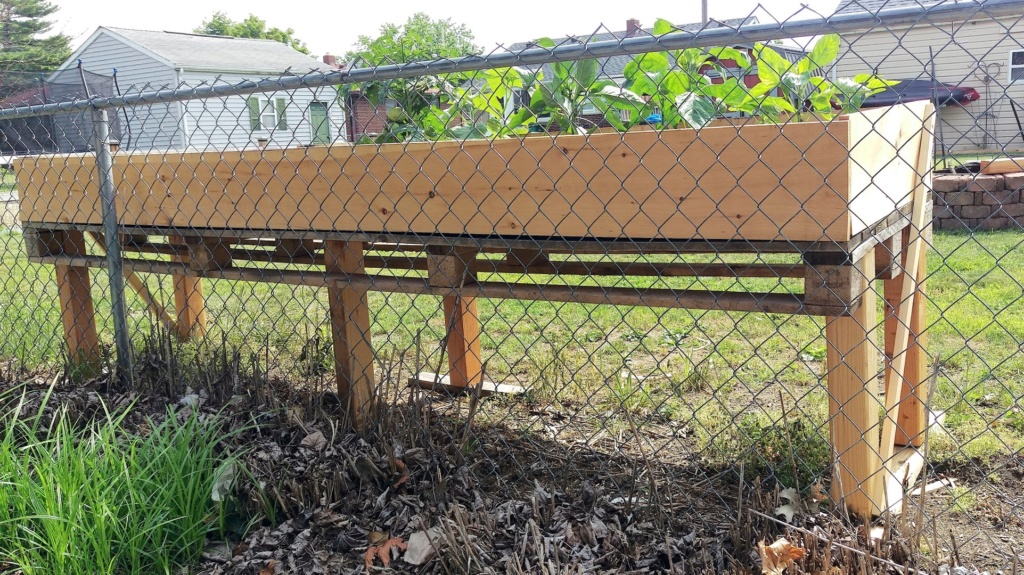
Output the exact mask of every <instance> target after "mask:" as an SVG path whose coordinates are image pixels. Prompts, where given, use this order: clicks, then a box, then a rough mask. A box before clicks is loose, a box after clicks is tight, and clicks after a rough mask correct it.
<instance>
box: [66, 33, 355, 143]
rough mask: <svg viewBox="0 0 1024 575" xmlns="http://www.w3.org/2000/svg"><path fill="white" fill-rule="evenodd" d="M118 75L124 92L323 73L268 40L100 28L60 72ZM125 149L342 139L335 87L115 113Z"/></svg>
mask: <svg viewBox="0 0 1024 575" xmlns="http://www.w3.org/2000/svg"><path fill="white" fill-rule="evenodd" d="M79 62H81V65H82V68H83V69H85V70H87V71H90V72H95V73H98V74H106V75H110V74H112V73H114V71H115V70H116V78H117V82H118V85H119V86H120V90H121V93H122V94H131V93H138V92H148V91H154V90H163V89H168V88H170V89H173V88H196V87H200V86H208V85H225V84H228V85H229V84H237V83H240V82H243V81H246V80H253V81H257V80H262V79H266V78H270V79H275V78H280V77H281V76H283V75H303V74H307V73H309V72H310V71H313V70H326V67H325V65H324V64H321V63H320V62H318V61H317V60H316V59H315V58H312V57H310V56H307V55H305V54H302V53H300V52H297V51H295V50H293V49H292V48H291V47H289V46H287V45H285V44H282V43H280V42H275V41H272V40H253V39H248V38H230V37H224V36H207V35H202V34H188V33H178V32H156V31H147V30H130V29H125V28H108V27H100V28H99V29H97V30H96V32H94V33H93V34H92V36H90V37H89V38H88V39H87V40H86V41H85V42H84V43H83V44H82V46H81V47H80V48H78V50H76V51H75V53H74V54H72V55H71V57H70V58H69V59H68V60H67V61H66V62H65V63H64V64H63V65H62V66H61V67H60V68H59V69H58V72H59V71H62V70H66V69H69V68H74V67H75V66H78V65H79ZM118 114H119V119H120V123H121V145H122V148H124V149H129V150H152V149H177V150H185V149H190V150H207V149H217V150H224V149H241V148H246V147H251V146H256V145H260V144H263V143H264V141H265V143H266V145H270V146H281V147H284V146H305V145H313V144H326V143H329V142H332V141H335V140H338V139H344V137H345V113H344V108H343V106H342V104H341V102H339V101H338V98H337V90H336V89H335V88H334V87H331V86H329V87H323V88H300V89H296V90H288V91H285V90H281V91H277V92H272V93H261V94H255V95H252V96H229V97H217V98H210V99H205V100H190V101H186V102H172V103H167V104H155V105H152V106H140V107H133V108H124V109H123V110H119V111H118Z"/></svg>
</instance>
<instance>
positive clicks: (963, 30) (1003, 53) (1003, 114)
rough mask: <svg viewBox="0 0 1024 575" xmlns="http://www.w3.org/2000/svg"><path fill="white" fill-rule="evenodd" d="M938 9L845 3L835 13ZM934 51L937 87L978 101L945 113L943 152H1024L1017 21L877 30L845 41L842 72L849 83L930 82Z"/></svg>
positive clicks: (888, 1)
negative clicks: (875, 79)
mask: <svg viewBox="0 0 1024 575" xmlns="http://www.w3.org/2000/svg"><path fill="white" fill-rule="evenodd" d="M946 1H948V0H946ZM937 3H939V2H938V0H931V1H929V0H843V1H842V2H841V3H840V5H839V8H838V9H837V13H842V14H846V13H851V12H863V11H869V12H876V11H878V10H880V9H884V8H892V7H897V6H900V7H902V6H918V5H922V4H923V5H933V4H937ZM972 3H973V2H972ZM929 50H931V53H932V54H934V64H935V79H936V80H938V81H940V82H945V83H949V84H955V85H958V86H965V87H970V88H974V89H975V90H977V91H978V93H979V94H980V95H981V98H980V99H979V100H977V101H974V102H970V103H969V104H966V105H963V106H960V105H951V106H944V107H943V108H942V109H941V118H942V122H941V125H940V127H939V128H938V129H939V130H940V132H939V133H938V134H936V136H939V135H941V136H942V141H943V143H944V144H945V146H946V148H947V149H948V150H951V151H955V152H964V151H976V150H985V151H992V152H998V151H1001V150H1021V149H1024V140H1022V139H1021V131H1020V128H1019V127H1018V125H1017V121H1016V119H1015V117H1014V113H1013V112H1014V110H1013V108H1012V107H1011V102H1013V103H1016V105H1017V109H1018V110H1017V111H1018V114H1019V115H1020V117H1021V120H1022V121H1024V21H1022V19H1021V18H1020V17H1019V16H1016V17H1008V18H1002V19H996V18H993V17H991V16H989V15H988V14H986V13H985V11H984V10H978V11H977V15H976V17H973V18H971V19H968V20H967V21H957V22H952V21H950V22H944V23H936V24H918V25H915V26H913V27H909V26H904V27H899V28H881V27H879V28H878V29H876V30H873V31H871V32H867V33H864V34H846V35H844V36H843V48H842V52H841V53H840V58H839V60H838V62H837V64H836V67H837V73H838V75H840V76H852V75H854V74H858V73H863V72H869V71H875V72H877V73H878V74H880V75H881V76H883V77H884V78H886V79H888V80H896V79H918V80H930V79H931V78H932V76H931V68H932V58H931V56H930V54H929ZM1015 62H1016V64H1015ZM936 145H937V146H938V145H939V142H938V141H936Z"/></svg>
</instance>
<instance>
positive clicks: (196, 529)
mask: <svg viewBox="0 0 1024 575" xmlns="http://www.w3.org/2000/svg"><path fill="white" fill-rule="evenodd" d="M23 406H24V402H23V401H22V402H19V403H18V404H17V405H16V407H15V408H14V409H12V410H11V411H9V412H8V413H6V414H3V415H2V416H0V428H2V429H3V432H2V433H0V477H2V478H3V481H2V482H0V563H2V567H0V568H2V569H3V570H4V571H5V572H6V571H9V570H11V569H13V572H16V573H24V574H26V575H32V574H36V573H67V574H72V575H74V574H82V575H86V574H96V573H99V574H111V575H113V574H126V573H140V574H141V573H173V572H179V571H180V570H181V569H182V568H183V567H185V566H187V565H190V564H192V563H194V562H195V561H197V560H198V559H199V557H200V554H201V553H202V550H203V546H204V544H205V541H206V535H207V533H208V532H210V531H213V530H216V529H217V528H218V526H219V525H220V524H221V517H222V509H223V498H221V500H220V501H215V498H214V497H213V495H214V487H215V485H216V484H217V482H218V481H217V480H218V478H219V477H221V476H222V475H223V473H222V470H223V469H224V468H225V467H224V466H225V465H231V464H232V463H233V460H232V459H231V458H225V457H223V456H221V455H219V454H218V445H220V442H221V440H222V439H224V436H223V435H221V432H220V428H221V426H220V425H219V423H218V419H217V418H200V416H199V415H198V414H196V413H192V414H191V415H189V416H187V417H184V418H182V419H180V420H179V418H178V417H177V414H175V413H173V412H170V411H169V412H168V414H167V417H166V418H165V419H164V420H163V421H162V422H153V421H150V422H149V424H150V425H149V429H148V432H147V433H145V434H132V433H129V432H127V431H126V430H125V429H124V427H123V425H122V423H123V421H124V416H125V413H120V414H106V416H105V418H104V419H103V420H102V421H101V422H97V423H93V424H90V425H87V426H86V427H84V428H83V427H80V426H77V425H76V424H75V423H73V422H72V420H71V418H70V417H69V416H68V415H67V414H66V413H65V412H63V411H58V415H57V416H56V418H55V419H54V422H53V424H52V425H51V426H49V427H47V426H44V425H42V424H41V419H42V418H41V414H42V413H43V407H40V409H39V414H36V415H35V416H33V415H31V414H29V415H27V416H26V415H25V414H24V413H23V412H22V408H23ZM43 406H45V402H44V404H43Z"/></svg>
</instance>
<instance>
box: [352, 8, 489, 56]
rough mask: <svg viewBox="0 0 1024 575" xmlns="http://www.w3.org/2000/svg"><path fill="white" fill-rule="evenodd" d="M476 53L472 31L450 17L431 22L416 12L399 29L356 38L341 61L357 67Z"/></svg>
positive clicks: (388, 27)
mask: <svg viewBox="0 0 1024 575" xmlns="http://www.w3.org/2000/svg"><path fill="white" fill-rule="evenodd" d="M480 51H481V48H480V47H479V46H477V45H476V44H474V43H473V32H471V31H470V30H469V28H468V27H467V26H466V25H465V24H456V23H454V22H452V21H451V19H450V18H448V19H445V20H431V18H430V16H428V15H427V14H424V13H422V12H419V13H416V14H413V15H412V16H410V17H409V19H408V20H406V22H405V24H403V25H401V26H398V25H396V24H384V25H383V26H381V27H380V35H379V36H377V37H376V38H371V37H369V36H360V37H359V40H358V42H356V44H355V46H354V47H353V49H352V50H351V51H350V52H349V53H348V54H346V55H345V60H346V61H347V62H349V63H350V64H353V65H355V66H358V67H370V66H381V65H386V64H398V63H403V62H416V61H419V60H434V59H437V58H457V57H459V56H467V55H470V54H477V53H479V52H480Z"/></svg>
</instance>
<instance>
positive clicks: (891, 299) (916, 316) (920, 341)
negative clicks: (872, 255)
mask: <svg viewBox="0 0 1024 575" xmlns="http://www.w3.org/2000/svg"><path fill="white" fill-rule="evenodd" d="M905 255H906V254H904V256H905ZM903 264H904V265H905V264H906V259H905V257H904V261H903ZM924 266H925V261H924V258H921V259H920V261H919V263H918V277H919V278H923V277H924V275H925V273H926V271H925V267H924ZM903 283H904V277H903V273H900V274H899V275H897V276H896V277H895V278H893V279H887V280H885V282H884V284H885V286H884V290H885V301H886V315H885V355H886V357H887V358H890V361H889V362H887V364H886V370H885V389H886V390H890V389H896V384H895V383H894V382H893V381H892V378H893V377H894V376H895V372H894V370H893V369H892V365H891V358H892V357H893V353H894V350H895V347H896V337H897V331H898V329H897V326H898V325H899V322H900V320H899V316H900V315H903V316H904V317H905V316H906V314H905V313H904V314H900V310H901V306H902V305H903V300H902V299H901V298H902V297H903ZM924 295H925V285H924V282H923V281H918V283H917V292H916V296H915V297H914V298H913V300H912V301H910V302H907V305H909V306H912V308H913V309H911V310H910V326H909V329H908V330H907V347H906V351H905V352H904V353H905V354H906V359H905V366H904V381H903V384H902V386H901V390H900V397H899V403H898V409H897V415H896V436H895V444H896V445H909V446H914V447H920V446H921V444H922V443H923V442H924V431H925V428H926V427H927V426H928V414H927V412H926V410H925V405H926V404H927V397H926V396H927V387H928V386H927V385H924V384H925V383H926V381H927V379H928V358H927V353H926V352H925V346H926V345H927V337H926V334H925V333H924V330H925V327H926V325H925V308H926V304H927V298H925V297H924Z"/></svg>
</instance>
